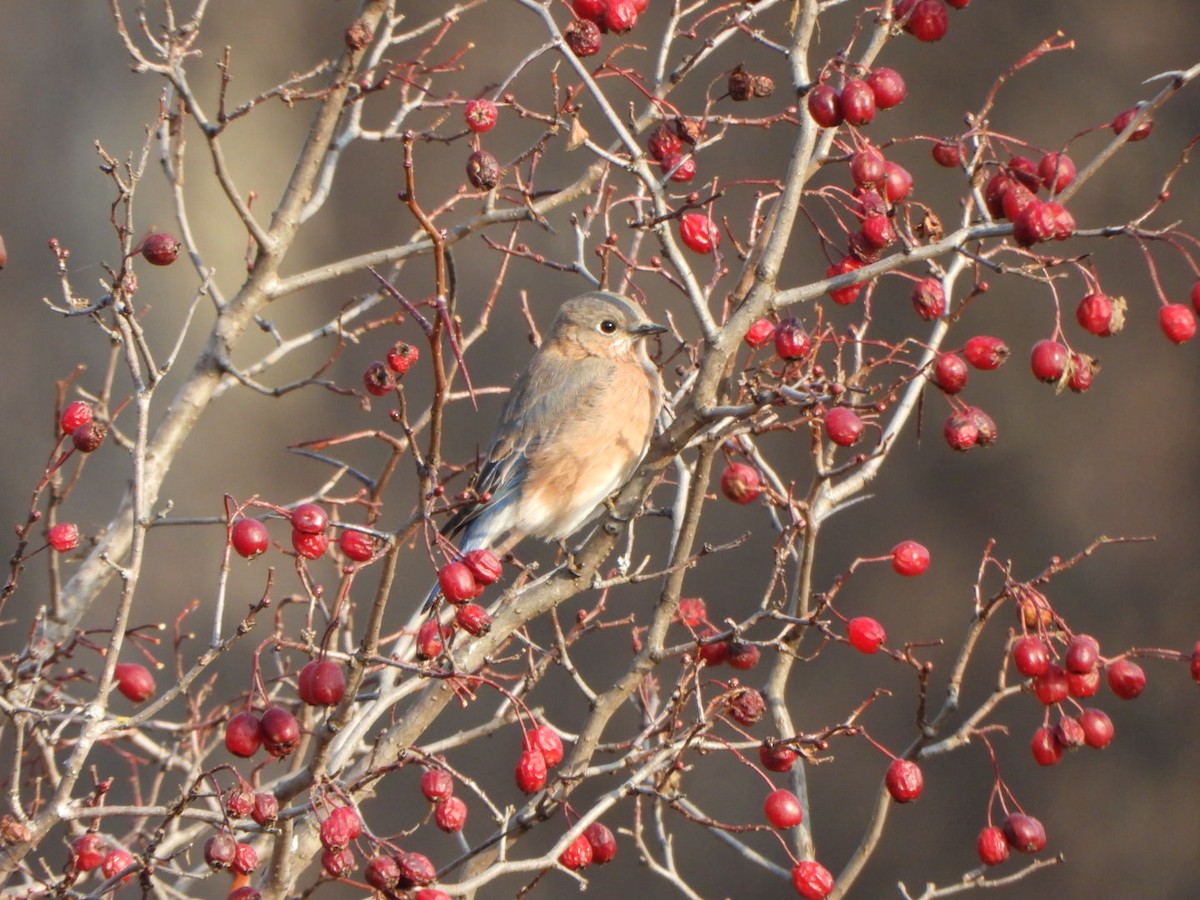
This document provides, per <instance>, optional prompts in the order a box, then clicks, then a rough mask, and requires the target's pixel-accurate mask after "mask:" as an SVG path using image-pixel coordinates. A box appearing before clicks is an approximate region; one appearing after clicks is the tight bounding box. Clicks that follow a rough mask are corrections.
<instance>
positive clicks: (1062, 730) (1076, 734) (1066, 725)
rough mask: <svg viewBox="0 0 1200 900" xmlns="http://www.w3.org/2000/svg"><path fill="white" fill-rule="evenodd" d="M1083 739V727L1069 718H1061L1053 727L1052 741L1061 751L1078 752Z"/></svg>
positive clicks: (1077, 721)
mask: <svg viewBox="0 0 1200 900" xmlns="http://www.w3.org/2000/svg"><path fill="white" fill-rule="evenodd" d="M1084 738H1085V735H1084V732H1083V725H1082V724H1080V722H1079V720H1078V719H1075V718H1072V717H1071V716H1063V717H1062V718H1061V719H1059V720H1058V724H1057V725H1055V726H1054V739H1055V740H1056V741H1058V745H1059V746H1060V747H1062V748H1063V750H1078V749H1079V748H1080V747H1082V746H1083V742H1084Z"/></svg>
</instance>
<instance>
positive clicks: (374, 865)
mask: <svg viewBox="0 0 1200 900" xmlns="http://www.w3.org/2000/svg"><path fill="white" fill-rule="evenodd" d="M363 880H364V881H365V882H366V883H367V884H369V885H370V886H371V887H373V888H374V889H375V890H377V891H391V890H392V888H394V887H396V885H398V884H399V883H400V867H399V866H398V865H396V860H394V859H392V857H390V856H376V857H375V858H374V859H372V860H370V861H369V862H368V863H367V866H366V868H365V869H364V870H363Z"/></svg>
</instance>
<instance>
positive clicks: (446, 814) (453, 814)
mask: <svg viewBox="0 0 1200 900" xmlns="http://www.w3.org/2000/svg"><path fill="white" fill-rule="evenodd" d="M433 820H434V823H435V824H436V825H437V827H438V828H440V829H441V830H442V831H444V832H446V833H447V834H457V833H458V832H460V831H462V830H463V827H464V826H465V825H466V824H467V804H466V802H465V801H464V800H463V799H462V798H461V797H447V798H446V799H445V800H443V801H442V802H441V803H439V804H438V805H437V809H436V810H435V811H434V814H433Z"/></svg>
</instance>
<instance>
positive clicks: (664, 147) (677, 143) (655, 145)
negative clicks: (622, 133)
mask: <svg viewBox="0 0 1200 900" xmlns="http://www.w3.org/2000/svg"><path fill="white" fill-rule="evenodd" d="M646 148H647V149H648V150H649V152H650V155H651V156H653V157H654V158H655V159H657V160H658V161H659V162H661V161H662V160H664V159H666V158H667V157H668V156H670V155H671V154H672V153H681V152H682V151H683V141H681V140H680V139H679V135H677V134H676V133H675V130H674V129H673V128H671V127H669V126H668V125H666V124H665V123H664V124H662V125H659V126H658V127H657V128H656V129H654V132H653V133H652V134H651V135H650V139H649V141H647V144H646Z"/></svg>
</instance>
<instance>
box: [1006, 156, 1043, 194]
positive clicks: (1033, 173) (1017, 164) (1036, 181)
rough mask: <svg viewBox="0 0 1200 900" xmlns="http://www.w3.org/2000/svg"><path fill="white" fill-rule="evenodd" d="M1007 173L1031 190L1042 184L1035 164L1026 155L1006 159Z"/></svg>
mask: <svg viewBox="0 0 1200 900" xmlns="http://www.w3.org/2000/svg"><path fill="white" fill-rule="evenodd" d="M1008 173H1009V174H1010V175H1011V176H1012V177H1013V178H1015V179H1016V180H1017V181H1019V182H1020V183H1021V184H1023V185H1025V187H1027V188H1029V190H1031V191H1036V190H1037V189H1038V188H1039V187H1041V185H1042V176H1041V175H1039V174H1038V167H1037V164H1036V163H1035V162H1034V161H1033V160H1032V159H1029V158H1028V157H1026V156H1014V157H1012V158H1010V159H1009V161H1008Z"/></svg>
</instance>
